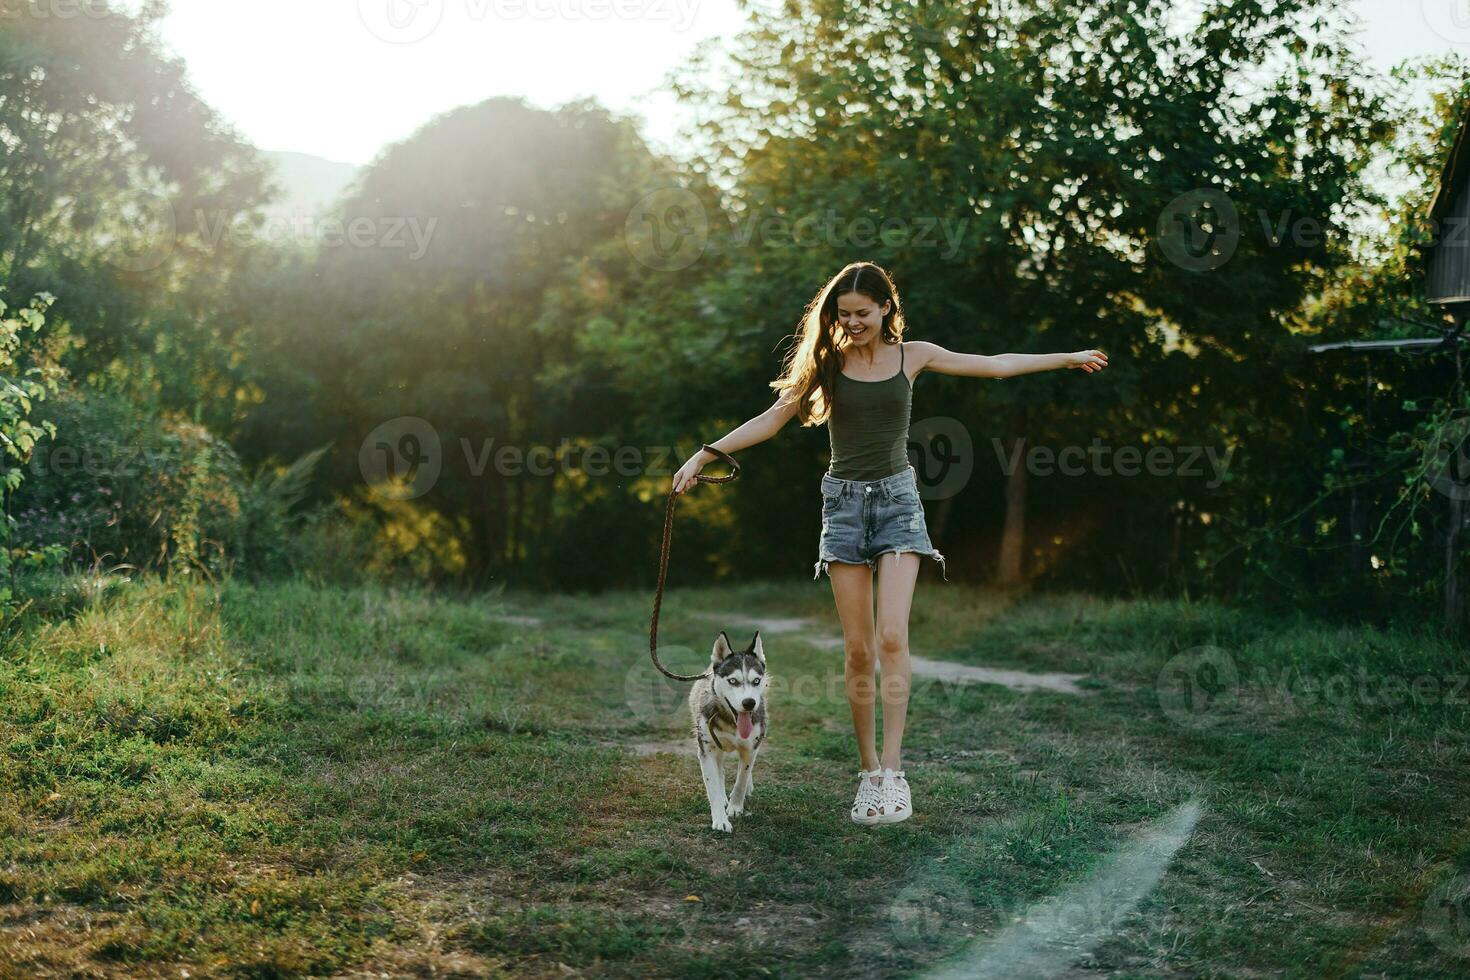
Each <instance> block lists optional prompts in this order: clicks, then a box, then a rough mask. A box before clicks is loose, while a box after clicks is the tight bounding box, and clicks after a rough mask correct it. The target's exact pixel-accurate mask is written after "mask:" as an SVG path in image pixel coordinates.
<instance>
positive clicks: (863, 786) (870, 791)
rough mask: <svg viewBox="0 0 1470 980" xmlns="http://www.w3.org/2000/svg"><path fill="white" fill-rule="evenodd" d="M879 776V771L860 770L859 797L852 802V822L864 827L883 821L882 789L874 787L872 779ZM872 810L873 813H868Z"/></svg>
mask: <svg viewBox="0 0 1470 980" xmlns="http://www.w3.org/2000/svg"><path fill="white" fill-rule="evenodd" d="M876 775H878V770H876V769H873V770H871V771H870V770H867V769H859V770H858V791H857V797H856V798H855V799H854V800H853V801H852V822H853V823H860V824H864V825H872V824H875V823H877V822H878V821H879V820H881V819H882V812H883V811H882V809H881V804H882V802H883V800H882V797H881V795H880V794H881V792H882V787H881V786H875V785H873V781H872V779H871V778H870V777H872V776H876ZM869 810H872V811H873V812H872V813H869V812H868V811H869Z"/></svg>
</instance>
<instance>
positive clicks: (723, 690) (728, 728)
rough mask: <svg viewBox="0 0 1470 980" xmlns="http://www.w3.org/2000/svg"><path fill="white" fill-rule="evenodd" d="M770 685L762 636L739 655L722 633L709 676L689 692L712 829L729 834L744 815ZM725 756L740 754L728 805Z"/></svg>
mask: <svg viewBox="0 0 1470 980" xmlns="http://www.w3.org/2000/svg"><path fill="white" fill-rule="evenodd" d="M768 684H769V677H768V675H767V674H766V654H765V651H764V650H763V649H762V647H761V634H760V631H759V630H757V631H756V634H755V638H754V639H753V640H751V643H750V646H749V647H747V648H746V649H744V650H740V651H736V650H735V649H734V648H733V647H732V646H730V638H729V637H728V636H726V635H725V632H724V630H721V631H720V636H719V639H717V640H715V646H714V650H713V651H712V652H711V653H710V673H709V674H708V675H706V676H704V677H701V678H700V679H699V680H698V681H697V682H695V685H694V689H693V690H691V691H690V692H689V713H690V714H691V715H692V716H693V717H694V743H695V749H696V751H697V752H698V753H699V768H700V770H701V771H702V772H703V774H704V791H705V795H707V796H708V797H709V812H710V825H711V826H712V827H713V828H714V829H715V830H723V831H726V832H728V831H729V830H730V818H731V817H738V816H740V815H741V814H742V813H744V812H745V799H746V797H748V796H749V795H750V784H751V774H752V772H753V771H754V769H755V756H756V753H757V752H759V751H760V747H761V742H763V741H765V738H766V732H767V730H768V729H767V726H766V688H767V686H768ZM726 752H737V753H739V755H740V768H739V770H738V771H737V773H736V775H735V786H734V788H733V789H732V790H731V791H730V797H729V799H728V800H727V799H726V797H725V772H724V762H725V753H726Z"/></svg>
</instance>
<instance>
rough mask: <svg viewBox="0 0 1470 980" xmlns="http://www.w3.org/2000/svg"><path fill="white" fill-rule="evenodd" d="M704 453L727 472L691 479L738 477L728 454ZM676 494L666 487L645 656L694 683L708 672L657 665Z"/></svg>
mask: <svg viewBox="0 0 1470 980" xmlns="http://www.w3.org/2000/svg"><path fill="white" fill-rule="evenodd" d="M699 448H700V449H703V450H704V451H705V452H707V453H710V454H712V455H713V456H715V457H716V458H717V459H720V460H722V461H723V462H726V463H729V464H730V472H729V473H727V474H726V475H724V476H705V475H704V474H703V473H696V474H695V475H694V479H695V480H696V481H698V482H700V483H729V482H730V481H731V480H733V479H735V478H736V477H737V476H739V475H740V464H739V463H737V462H735V458H734V457H733V456H731V455H730V454H729V453H725V452H721V451H720V450H718V449H716V448H715V447H713V446H700V447H699ZM678 496H679V494H678V493H676V492H675V491H674V489H673V488H672V487H670V488H669V502H668V504H667V505H666V506H665V507H664V544H663V553H662V554H661V555H660V556H659V562H658V591H657V592H655V593H654V596H653V621H652V622H651V623H650V624H649V626H648V654H649V656H651V657H652V658H653V665H654V666H655V667H657V668H658V669H659V671H660V672H662V673H663V675H664V676H665V677H671V678H673V679H674V680H676V681H697V680H699V679H700V678H701V677H704V676H705V674H708V673H709V671H708V670H706V671H705V672H704V673H702V674H673V673H670V672H669V670H668V668H666V667H664V665H663V664H661V663H659V660H658V609H659V606H661V605H663V601H664V579H665V577H666V576H667V575H668V572H669V542H670V540H672V539H673V536H674V501H675V500H676V499H677V498H678Z"/></svg>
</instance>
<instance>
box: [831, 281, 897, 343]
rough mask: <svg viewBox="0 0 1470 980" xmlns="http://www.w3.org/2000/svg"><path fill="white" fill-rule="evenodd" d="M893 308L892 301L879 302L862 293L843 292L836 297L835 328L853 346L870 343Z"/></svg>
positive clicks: (879, 331)
mask: <svg viewBox="0 0 1470 980" xmlns="http://www.w3.org/2000/svg"><path fill="white" fill-rule="evenodd" d="M892 308H893V304H892V302H889V301H884V302H882V303H879V302H878V301H877V300H875V299H873V297H871V296H865V295H863V294H862V293H852V292H849V293H843V294H842V295H841V296H838V297H837V329H838V334H839V336H840V337H846V339H847V343H848V344H850V345H852V346H854V347H863V346H866V345H869V344H872V343H873V341H874V339H875V338H877V336H878V335H879V334H880V333H881V332H882V327H883V318H884V317H885V316H887V315H888V313H889V311H890V310H891V309H892Z"/></svg>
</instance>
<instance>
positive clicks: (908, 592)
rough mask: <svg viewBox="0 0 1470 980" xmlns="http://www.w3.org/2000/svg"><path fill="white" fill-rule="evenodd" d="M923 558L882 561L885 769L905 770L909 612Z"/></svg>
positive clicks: (880, 628)
mask: <svg viewBox="0 0 1470 980" xmlns="http://www.w3.org/2000/svg"><path fill="white" fill-rule="evenodd" d="M921 557H922V556H920V555H917V554H915V553H914V552H911V551H904V552H899V553H896V554H887V555H880V556H879V557H878V623H877V634H878V637H877V638H878V660H879V668H880V672H881V673H882V675H883V679H882V697H883V768H884V769H902V768H903V766H902V765H901V762H902V759H903V727H904V722H905V721H906V720H907V719H908V711H909V687H910V681H911V677H912V674H911V671H910V667H909V609H910V607H911V605H912V603H913V598H914V581H915V580H916V579H917V578H918V577H919V562H920V559H921Z"/></svg>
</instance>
